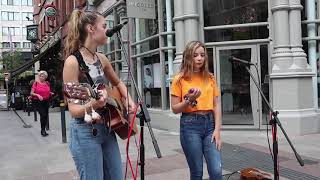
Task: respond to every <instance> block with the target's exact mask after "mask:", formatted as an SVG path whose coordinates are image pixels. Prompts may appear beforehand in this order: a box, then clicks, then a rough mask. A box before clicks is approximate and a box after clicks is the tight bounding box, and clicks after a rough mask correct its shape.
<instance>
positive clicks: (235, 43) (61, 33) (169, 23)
mask: <svg viewBox="0 0 320 180" xmlns="http://www.w3.org/2000/svg"><path fill="white" fill-rule="evenodd" d="M140 1H141V2H140V4H138V3H137V2H138V0H136V1H135V2H136V4H135V5H136V6H137V7H138V6H139V7H149V8H154V9H155V11H156V13H155V19H142V18H128V17H127V4H126V1H123V0H119V1H118V0H104V1H102V0H90V1H85V0H76V1H62V0H46V1H43V0H38V1H35V2H36V3H35V6H34V7H35V8H34V14H35V20H36V24H38V26H39V36H38V38H39V40H38V41H37V43H36V44H35V45H36V47H37V48H38V49H39V51H40V53H39V54H38V55H37V56H36V58H37V57H38V60H39V61H40V62H44V63H43V64H42V65H41V63H40V66H41V67H39V68H41V69H46V68H52V67H61V66H60V65H61V63H60V65H59V66H58V65H55V64H54V63H55V62H56V60H62V54H61V53H62V49H63V39H64V37H65V35H66V32H67V31H66V30H67V27H66V24H65V22H66V20H67V18H68V16H69V15H70V13H71V12H72V10H73V9H74V8H79V7H81V8H85V9H89V10H96V11H98V12H100V13H101V14H102V15H103V16H104V17H105V20H106V23H107V26H108V28H112V27H113V26H115V25H117V24H119V23H123V22H125V21H126V22H128V24H127V25H126V26H124V27H123V28H122V30H121V41H119V39H118V38H117V36H116V35H114V36H113V37H110V38H109V39H108V44H106V45H105V46H103V47H101V48H99V49H98V51H99V52H103V53H104V54H106V56H107V57H108V58H109V59H110V61H111V63H112V65H113V67H114V69H115V70H116V72H117V73H118V74H119V76H120V77H121V79H122V80H123V81H125V82H127V84H128V86H130V87H131V94H133V96H134V97H135V98H137V93H135V88H134V84H133V83H132V82H131V81H130V80H128V79H130V76H129V75H128V71H129V70H130V71H131V72H132V75H133V77H134V79H135V81H136V84H137V89H139V92H140V94H141V96H142V101H143V102H144V103H146V104H147V105H148V106H149V107H151V108H152V109H159V110H161V111H164V112H167V111H168V110H170V98H169V94H170V81H171V79H172V77H173V76H174V74H176V73H177V72H178V70H179V66H180V64H181V61H182V52H183V49H184V46H185V45H186V43H187V42H189V41H191V40H200V41H203V42H204V43H205V44H206V47H207V52H208V56H209V66H210V71H211V72H212V73H214V75H215V77H216V79H217V83H218V86H219V87H220V89H221V109H222V115H223V116H222V117H223V118H222V124H223V127H224V128H232V129H265V128H266V126H267V125H266V124H267V121H268V118H269V110H268V108H267V106H266V104H265V103H264V102H263V101H262V97H261V95H260V94H259V92H258V90H257V88H256V86H255V83H254V81H253V80H252V79H251V78H250V76H249V74H248V73H247V72H246V69H245V68H244V67H243V66H241V65H239V64H233V63H230V62H229V60H228V59H229V58H230V57H236V58H240V59H243V60H246V61H250V62H251V63H253V64H254V65H255V66H251V67H250V70H251V72H252V74H253V77H254V78H255V79H256V80H258V82H259V84H260V86H261V88H262V91H263V93H264V95H265V96H266V98H267V99H268V100H269V101H270V102H271V105H272V107H273V108H274V109H275V110H277V111H278V112H279V116H278V117H279V119H280V120H281V122H282V124H283V126H284V128H285V129H286V130H287V131H288V132H289V134H308V133H317V132H320V122H319V117H318V112H319V107H318V98H319V94H320V93H318V92H319V90H318V84H319V83H318V75H319V74H320V73H318V72H319V67H318V59H319V58H318V57H319V53H318V52H319V49H318V48H319V46H318V44H319V39H320V38H319V36H318V23H319V22H320V21H319V14H320V13H319V12H320V7H319V3H318V2H317V1H316V0H301V1H299V0H281V1H279V0H250V1H249V0H218V1H210V0H203V1H198V0H153V1H151V0H147V1H146V0H143V1H142V0H140ZM153 2H154V3H155V4H153ZM127 3H128V1H127ZM141 3H142V4H141ZM143 3H144V4H143ZM46 4H53V5H54V6H55V7H56V9H57V10H58V16H57V17H56V18H55V20H54V21H52V20H50V19H48V18H47V17H46V16H45V15H44V14H45V13H44V11H45V8H44V7H45V5H46ZM121 44H123V47H122V46H121ZM122 49H124V51H125V52H126V53H124V52H123V51H122ZM126 54H127V55H128V58H126V57H127V56H126ZM36 60H37V59H36ZM127 60H128V62H127ZM60 62H61V61H60ZM128 64H129V66H128ZM60 69H62V68H60ZM49 73H50V71H49ZM52 73H56V76H57V79H59V78H60V79H61V74H59V73H58V71H52ZM59 76H60V77H59Z"/></svg>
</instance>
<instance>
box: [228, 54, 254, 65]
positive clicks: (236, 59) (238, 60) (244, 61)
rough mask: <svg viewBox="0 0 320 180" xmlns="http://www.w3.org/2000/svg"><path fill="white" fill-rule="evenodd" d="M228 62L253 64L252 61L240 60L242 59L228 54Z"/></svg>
mask: <svg viewBox="0 0 320 180" xmlns="http://www.w3.org/2000/svg"><path fill="white" fill-rule="evenodd" d="M229 62H231V63H233V62H237V63H240V64H241V63H242V64H244V65H247V66H251V65H254V64H253V63H251V62H249V61H246V60H242V59H239V58H236V57H233V56H230V58H229Z"/></svg>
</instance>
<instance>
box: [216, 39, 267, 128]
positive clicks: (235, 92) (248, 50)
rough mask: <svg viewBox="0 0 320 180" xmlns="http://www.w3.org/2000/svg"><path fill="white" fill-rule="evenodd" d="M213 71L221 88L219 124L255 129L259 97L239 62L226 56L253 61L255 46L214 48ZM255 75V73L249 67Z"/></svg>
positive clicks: (255, 56)
mask: <svg viewBox="0 0 320 180" xmlns="http://www.w3.org/2000/svg"><path fill="white" fill-rule="evenodd" d="M214 49H215V50H214V54H215V56H214V57H215V59H216V61H214V63H215V66H214V67H216V68H215V74H216V78H217V83H218V85H219V87H220V89H221V111H222V125H223V126H226V125H228V126H232V127H234V128H236V127H239V128H259V127H260V124H259V122H260V121H259V119H260V117H261V116H259V99H258V98H259V96H258V91H257V89H256V87H255V84H254V82H253V81H252V80H251V78H250V75H249V73H248V72H247V71H246V69H245V68H244V66H243V65H241V64H238V63H231V62H230V61H229V59H230V57H231V56H233V57H236V58H240V59H243V60H246V61H249V62H251V63H255V64H256V63H257V46H256V45H245V46H226V47H216V48H214ZM251 70H252V71H251V72H252V73H253V75H254V76H255V78H257V72H256V70H255V69H254V67H253V66H251Z"/></svg>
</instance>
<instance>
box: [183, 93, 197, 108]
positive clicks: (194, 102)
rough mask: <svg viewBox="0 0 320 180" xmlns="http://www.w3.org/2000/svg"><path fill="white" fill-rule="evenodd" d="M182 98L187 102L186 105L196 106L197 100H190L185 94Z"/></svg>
mask: <svg viewBox="0 0 320 180" xmlns="http://www.w3.org/2000/svg"><path fill="white" fill-rule="evenodd" d="M183 99H184V100H185V101H186V102H187V103H188V105H191V106H192V107H195V106H197V104H198V102H197V100H195V101H190V99H189V96H187V95H185V96H184V97H183Z"/></svg>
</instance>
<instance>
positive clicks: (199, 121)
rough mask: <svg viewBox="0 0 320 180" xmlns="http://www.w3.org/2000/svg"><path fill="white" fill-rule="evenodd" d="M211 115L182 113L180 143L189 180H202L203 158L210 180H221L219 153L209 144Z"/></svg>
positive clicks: (211, 128) (212, 126) (212, 120)
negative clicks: (188, 172) (187, 166)
mask: <svg viewBox="0 0 320 180" xmlns="http://www.w3.org/2000/svg"><path fill="white" fill-rule="evenodd" d="M214 125H215V124H214V119H213V114H212V113H209V114H206V115H200V114H194V113H182V115H181V119H180V142H181V146H182V149H183V152H184V154H185V156H186V159H187V162H188V165H189V169H190V179H191V180H202V175H203V156H204V158H205V160H206V163H207V169H208V173H209V176H210V180H222V165H221V153H220V151H218V150H217V149H216V144H215V142H211V138H212V134H213V131H214Z"/></svg>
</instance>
